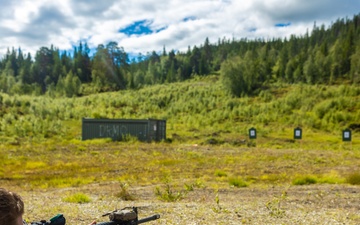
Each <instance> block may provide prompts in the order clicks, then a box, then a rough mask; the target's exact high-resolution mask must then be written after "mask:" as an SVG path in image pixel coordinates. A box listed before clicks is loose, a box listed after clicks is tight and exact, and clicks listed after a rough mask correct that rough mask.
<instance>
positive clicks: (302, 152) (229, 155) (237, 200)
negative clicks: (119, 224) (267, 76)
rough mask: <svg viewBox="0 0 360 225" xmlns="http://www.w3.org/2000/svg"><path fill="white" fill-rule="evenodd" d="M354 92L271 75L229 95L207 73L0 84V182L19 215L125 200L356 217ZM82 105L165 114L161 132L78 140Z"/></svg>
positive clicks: (329, 220)
mask: <svg viewBox="0 0 360 225" xmlns="http://www.w3.org/2000/svg"><path fill="white" fill-rule="evenodd" d="M359 98H360V88H359V87H356V86H348V85H340V86H307V85H280V84H272V85H269V87H268V88H266V89H264V90H262V91H261V92H259V93H258V94H257V95H256V96H251V97H245V98H232V97H230V96H229V95H228V94H227V93H225V92H224V91H223V89H222V88H221V82H220V81H219V80H218V77H217V76H215V75H214V76H211V77H207V78H195V79H193V80H192V81H188V82H184V83H177V84H169V85H165V86H151V87H147V88H144V89H141V90H137V91H123V92H116V93H103V94H99V95H92V96H85V97H81V98H70V99H53V98H50V97H46V96H42V97H31V96H8V95H2V98H1V115H2V117H1V121H0V122H1V130H0V139H1V145H0V183H1V184H0V186H1V187H7V188H9V189H11V190H15V191H18V192H19V193H21V194H22V195H23V196H24V199H25V201H26V204H27V205H28V207H27V213H26V215H25V217H26V219H27V220H29V221H33V220H39V219H44V218H50V217H51V216H53V214H56V213H58V212H63V213H64V214H65V215H66V217H67V218H68V224H87V223H89V222H90V221H91V220H92V219H97V220H98V221H105V220H106V218H98V215H101V214H102V213H104V212H106V211H109V210H113V209H114V208H115V207H117V208H122V207H125V206H132V205H135V206H140V207H142V208H141V210H140V211H143V212H144V214H141V217H144V216H147V215H150V214H153V213H160V214H161V216H162V218H161V219H160V220H158V221H155V222H152V223H150V224H241V223H242V224H339V223H345V224H359V223H360V215H359V208H358V199H359V197H360V196H359V193H360V187H359V184H360V172H359V171H360V168H359V167H360V164H359V162H360V141H359V135H360V133H359V128H358V126H359V121H360V101H359ZM82 117H93V118H157V119H166V120H167V140H166V141H164V142H161V143H141V142H138V141H136V140H135V139H130V140H129V141H127V142H112V141H110V140H107V139H102V140H100V139H98V140H90V141H81V118H82ZM251 127H256V129H257V131H258V137H257V139H256V140H249V137H248V129H249V128H251ZM295 127H301V128H302V129H303V138H302V140H294V138H293V129H294V128H295ZM347 127H351V128H352V131H353V133H352V135H353V140H352V142H343V141H342V138H341V134H342V133H341V132H342V130H343V129H345V128H347ZM43 205H45V206H46V207H43ZM44 208H46V209H44Z"/></svg>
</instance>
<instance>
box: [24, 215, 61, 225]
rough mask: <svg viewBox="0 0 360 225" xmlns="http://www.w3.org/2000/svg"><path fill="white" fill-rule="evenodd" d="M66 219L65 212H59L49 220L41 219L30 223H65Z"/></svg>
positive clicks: (38, 224) (43, 224) (35, 224)
mask: <svg viewBox="0 0 360 225" xmlns="http://www.w3.org/2000/svg"><path fill="white" fill-rule="evenodd" d="M65 223H66V219H65V217H64V216H63V214H57V215H56V216H54V217H53V218H51V219H50V220H49V221H46V220H41V221H39V222H31V223H30V225H65Z"/></svg>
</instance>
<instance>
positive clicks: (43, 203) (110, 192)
mask: <svg viewBox="0 0 360 225" xmlns="http://www.w3.org/2000/svg"><path fill="white" fill-rule="evenodd" d="M154 190H155V187H154V186H146V187H130V188H129V189H128V191H129V193H131V194H132V195H133V196H135V197H136V200H134V201H123V200H121V199H119V198H118V197H115V193H119V183H116V182H112V183H99V184H91V185H87V186H83V187H77V188H63V189H49V190H42V191H36V190H30V191H24V190H21V189H20V188H17V189H16V190H15V191H17V192H18V193H20V194H21V195H22V196H23V198H24V201H25V204H26V213H25V218H26V220H28V221H37V220H40V219H48V218H51V217H52V216H54V215H56V214H57V213H63V214H64V216H65V217H66V219H67V223H66V224H68V225H85V224H89V223H90V222H91V221H92V220H94V219H96V220H97V221H98V222H105V221H109V218H107V217H101V215H102V214H103V213H105V212H107V211H111V210H114V209H115V208H117V209H121V208H124V207H130V206H136V207H139V218H143V217H147V216H151V215H153V214H160V216H161V218H160V219H159V220H156V221H152V222H148V223H146V224H149V225H151V224H180V225H195V224H198V225H200V224H216V225H218V224H306V225H308V224H317V225H318V224H354V225H355V224H360V186H351V185H307V186H276V187H271V186H268V187H264V186H261V187H260V186H259V187H251V186H250V187H246V188H229V189H219V190H218V191H217V192H216V191H214V190H213V189H210V188H195V189H194V190H193V191H190V192H189V193H188V194H187V195H186V196H185V197H184V198H183V199H181V200H179V201H177V202H163V201H161V200H159V199H158V198H157V197H156V195H155V191H154ZM77 192H81V193H84V194H86V195H88V196H89V197H90V198H91V200H92V201H91V202H90V203H85V204H78V203H68V202H64V201H63V198H64V196H67V195H69V194H74V193H77Z"/></svg>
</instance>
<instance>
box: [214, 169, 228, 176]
mask: <svg viewBox="0 0 360 225" xmlns="http://www.w3.org/2000/svg"><path fill="white" fill-rule="evenodd" d="M215 176H217V177H227V174H226V172H224V171H222V170H216V171H215Z"/></svg>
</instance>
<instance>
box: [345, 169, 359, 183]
mask: <svg viewBox="0 0 360 225" xmlns="http://www.w3.org/2000/svg"><path fill="white" fill-rule="evenodd" d="M346 182H347V183H349V184H352V185H360V173H359V172H356V173H352V174H350V175H349V176H348V177H347V178H346Z"/></svg>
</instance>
